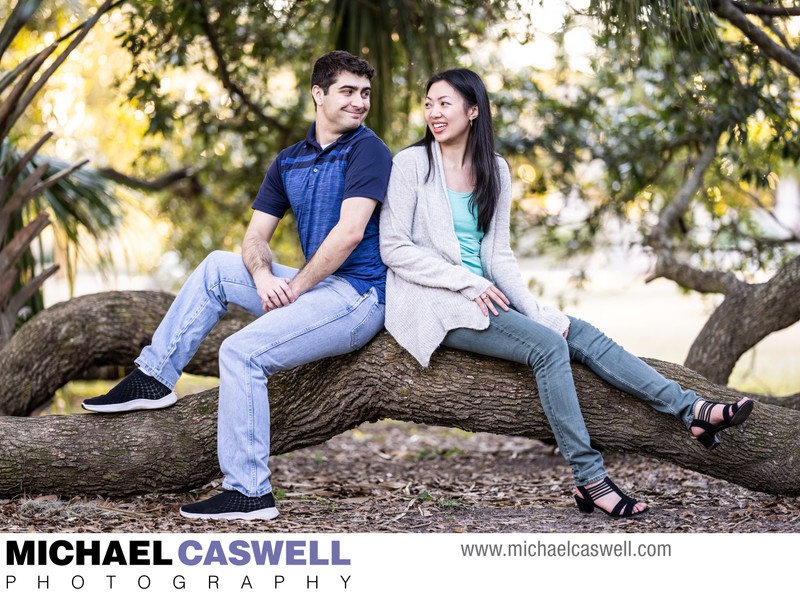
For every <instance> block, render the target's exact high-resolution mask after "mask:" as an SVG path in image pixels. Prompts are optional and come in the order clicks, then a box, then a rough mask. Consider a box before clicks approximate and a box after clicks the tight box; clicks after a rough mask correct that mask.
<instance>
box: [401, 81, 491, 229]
mask: <svg viewBox="0 0 800 594" xmlns="http://www.w3.org/2000/svg"><path fill="white" fill-rule="evenodd" d="M442 80H443V81H445V82H446V83H448V84H450V85H451V86H452V87H453V88H454V89H455V90H456V91H458V94H459V95H461V97H462V98H463V99H464V103H465V104H466V106H467V109H469V108H471V107H473V106H475V105H477V106H478V117H477V118H475V119H474V120H472V126H470V130H469V137H468V138H467V150H466V152H465V153H464V160H465V161H466V159H472V174H473V176H474V178H475V189H474V190H473V192H472V198H471V199H470V206H471V207H472V208H477V211H478V229H479V230H481V231H483V232H484V233H486V232H488V230H489V223H491V221H492V217H493V216H494V211H495V208H496V207H497V200H498V197H499V195H500V172H499V169H498V167H497V155H496V153H495V150H494V132H493V131H492V112H491V108H490V107H489V94H488V93H487V92H486V85H484V84H483V81H482V80H481V77H480V76H478V75H477V74H475V73H474V72H473V71H472V70H468V69H467V68H453V69H452V70H445V71H443V72H439V73H437V74H434V75H433V76H432V77H431V78H430V80H428V83H427V85H426V86H425V94H426V95H427V93H428V91H430V89H431V86H432V85H433V84H434V83H437V82H439V81H442ZM433 141H434V138H433V132H431V130H430V128H426V129H425V137H424V138H423V139H422V140H420V141H419V142H417V143H416V144H415V146H424V147H425V150H426V151H427V153H428V173H427V175H426V176H425V181H426V182H427V181H428V180H429V179H430V176H431V172H432V169H433Z"/></svg>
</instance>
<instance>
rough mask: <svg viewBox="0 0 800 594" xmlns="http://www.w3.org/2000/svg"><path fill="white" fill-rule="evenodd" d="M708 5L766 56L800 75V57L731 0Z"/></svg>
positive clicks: (716, 0)
mask: <svg viewBox="0 0 800 594" xmlns="http://www.w3.org/2000/svg"><path fill="white" fill-rule="evenodd" d="M710 5H711V8H712V10H713V11H714V13H715V14H717V15H718V16H720V17H722V18H724V19H725V20H727V21H728V22H729V23H731V24H732V25H733V26H734V27H736V28H737V29H739V30H740V31H741V32H742V33H744V35H745V37H747V38H748V39H749V40H750V41H752V42H753V43H754V44H755V45H756V46H758V47H759V48H760V49H761V51H763V52H764V54H765V55H766V56H767V57H769V58H771V59H773V60H775V61H776V62H777V63H778V64H780V65H781V66H783V67H784V68H786V69H787V70H788V71H789V72H791V73H792V74H794V75H795V76H797V77H800V58H799V57H798V56H796V55H795V54H794V53H792V52H791V51H789V50H788V49H786V48H785V47H782V46H781V45H780V44H779V43H776V42H775V41H773V39H772V38H771V37H770V36H769V35H767V34H766V33H765V32H764V30H763V29H761V28H760V27H758V26H757V25H755V24H754V23H753V22H752V21H751V20H750V19H748V18H747V16H746V15H745V14H744V13H743V12H742V10H740V9H739V8H738V7H737V6H736V4H735V3H734V2H733V1H732V0H715V1H714V2H712V3H711V4H710Z"/></svg>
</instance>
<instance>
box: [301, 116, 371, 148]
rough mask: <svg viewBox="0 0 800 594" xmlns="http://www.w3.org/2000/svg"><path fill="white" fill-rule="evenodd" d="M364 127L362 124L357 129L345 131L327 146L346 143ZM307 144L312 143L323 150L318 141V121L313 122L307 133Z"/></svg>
mask: <svg viewBox="0 0 800 594" xmlns="http://www.w3.org/2000/svg"><path fill="white" fill-rule="evenodd" d="M363 129H364V124H361V125H360V126H359V127H358V128H356V129H355V130H351V131H350V132H345V133H344V134H342V135H341V136H340V137H339V138H337V139H336V140H334V141H333V142H332V143H331V144H329V145H328V147H327V148H331V147H332V146H335V145H337V144H344V143H346V142H347V141H349V140H350V139H351V138H353V137H354V136H355V135H357V134H359V133H360V132H361V131H362V130H363ZM306 144H309V145H311V146H312V147H314V148H316V149H317V150H319V151H321V150H322V147H321V146H320V145H319V143H318V142H317V123H316V122H314V123H313V124H311V128H309V129H308V134H306Z"/></svg>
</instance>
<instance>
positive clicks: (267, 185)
mask: <svg viewBox="0 0 800 594" xmlns="http://www.w3.org/2000/svg"><path fill="white" fill-rule="evenodd" d="M374 72H375V71H374V69H373V68H372V66H370V65H369V63H367V62H366V61H364V60H362V59H360V58H356V57H355V56H353V55H351V54H349V53H347V52H342V51H335V52H331V53H329V54H326V55H324V56H322V57H321V58H320V59H319V60H317V62H316V63H315V64H314V70H313V73H312V77H311V95H312V97H313V99H314V104H315V108H316V117H315V122H314V124H313V125H312V126H311V129H310V130H309V132H308V135H307V136H306V139H305V140H303V141H301V142H299V143H297V144H295V145H293V146H291V147H289V148H287V149H284V150H283V151H281V153H280V154H279V155H278V157H277V158H276V159H275V161H273V163H272V165H271V166H270V168H269V170H268V171H267V175H266V177H265V178H264V182H263V183H262V185H261V189H260V190H259V192H258V195H257V196H256V199H255V201H254V203H253V209H254V212H253V216H252V219H251V221H250V224H249V226H248V228H247V232H246V234H245V237H244V241H243V244H242V255H241V256H239V255H236V254H232V253H227V252H214V253H212V254H210V255H209V256H208V257H207V258H206V259H205V260H204V261H203V263H202V264H201V265H200V266H199V267H198V268H197V270H195V271H194V272H193V273H192V275H191V276H190V278H189V280H188V281H187V282H186V284H185V285H184V286H183V288H182V289H181V291H180V292H179V293H178V295H177V297H176V298H175V301H174V302H173V304H172V306H171V307H170V309H169V311H168V312H167V315H166V317H165V318H164V320H163V321H162V322H161V324H160V325H159V327H158V329H157V330H156V332H155V334H154V335H153V341H152V344H151V345H150V346H148V347H146V348H145V349H144V350H143V351H142V353H141V354H140V356H139V358H138V359H137V360H136V365H137V367H138V369H136V370H135V371H133V373H131V374H130V375H129V376H127V377H126V378H125V379H123V380H122V381H121V382H120V383H119V384H118V385H117V386H116V387H115V388H114V389H112V390H111V391H110V392H109V393H108V394H106V395H103V396H99V397H97V398H90V399H87V400H85V401H84V403H83V407H84V408H85V409H87V410H90V411H95V412H122V411H131V410H144V409H154V408H163V407H166V406H170V405H171V404H173V403H174V402H175V401H176V396H175V393H174V392H173V387H174V386H175V382H176V381H177V379H178V377H179V376H180V373H181V370H182V369H183V367H184V366H185V365H186V364H187V363H188V362H189V360H190V359H191V358H192V356H193V355H194V353H195V352H196V350H197V347H198V345H199V344H200V342H201V341H202V340H203V338H205V336H206V335H207V334H208V333H209V332H210V331H211V329H212V328H213V327H214V325H215V324H216V323H217V321H218V320H219V319H220V318H221V317H222V315H223V314H224V313H225V311H226V310H227V306H228V304H229V303H236V304H238V305H241V306H242V307H244V308H246V309H247V310H248V311H250V312H251V313H253V314H256V315H259V318H258V319H257V320H256V321H254V322H253V323H251V324H250V325H248V326H247V327H245V328H243V329H242V330H240V331H239V332H237V333H235V334H234V335H233V336H230V337H229V338H227V339H226V340H225V341H224V342H223V343H222V346H221V347H220V351H219V369H220V388H219V429H218V434H217V440H218V441H217V452H218V456H219V462H220V468H221V469H222V473H223V475H224V480H223V483H222V487H223V489H224V490H223V492H222V493H220V494H219V495H216V496H214V497H211V498H210V499H207V500H205V501H200V502H197V503H193V504H189V505H184V506H183V507H182V508H181V514H182V515H183V516H185V517H188V518H203V519H213V518H222V519H271V518H274V517H276V516H277V515H278V511H277V509H276V508H275V500H274V498H273V496H272V487H271V485H270V482H269V475H270V471H269V468H268V466H267V459H268V457H269V446H270V435H269V431H270V414H269V401H268V398H267V379H268V377H269V376H270V375H272V374H273V373H276V372H278V371H282V370H285V369H291V368H293V367H296V366H298V365H302V364H304V363H308V362H310V361H315V360H317V359H321V358H323V357H331V356H334V355H340V354H342V353H346V352H349V351H353V350H356V349H358V348H361V347H362V346H363V345H364V344H366V343H367V342H368V341H369V340H370V339H371V338H372V337H373V336H374V335H375V334H376V333H377V332H378V331H379V330H380V329H381V328H382V327H383V316H384V301H385V300H384V286H385V278H386V267H385V266H384V264H383V262H382V261H381V259H380V252H379V247H378V208H376V207H377V206H378V205H379V204H380V203H382V202H383V199H384V195H385V193H386V187H387V184H388V180H389V172H390V169H391V159H392V157H391V153H390V152H389V149H388V148H387V147H386V145H385V144H384V143H383V142H382V141H381V140H380V139H379V138H378V137H377V136H376V135H375V134H374V133H373V132H372V131H371V130H369V129H368V128H365V127H364V126H363V125H362V123H363V121H364V119H365V118H366V116H367V113H368V112H369V107H370V91H371V88H370V80H371V79H372V76H373V75H374ZM289 208H291V209H292V211H293V212H294V215H295V218H296V219H297V228H298V232H299V235H300V243H301V246H302V249H303V254H304V256H305V258H306V264H305V265H304V266H303V268H302V269H301V270H299V271H298V270H295V269H292V268H288V267H286V266H281V265H279V264H275V263H273V262H272V253H271V251H270V248H269V242H270V240H271V239H272V236H273V233H274V232H275V228H276V227H277V225H278V223H279V221H280V219H281V217H282V216H283V215H284V214H285V212H286V211H287V210H288V209H289Z"/></svg>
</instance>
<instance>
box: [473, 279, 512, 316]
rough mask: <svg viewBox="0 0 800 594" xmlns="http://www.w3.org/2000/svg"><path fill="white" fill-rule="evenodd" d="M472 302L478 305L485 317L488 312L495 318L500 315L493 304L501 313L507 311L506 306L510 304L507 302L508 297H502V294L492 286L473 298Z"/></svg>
mask: <svg viewBox="0 0 800 594" xmlns="http://www.w3.org/2000/svg"><path fill="white" fill-rule="evenodd" d="M473 301H474V302H475V303H477V304H478V307H480V308H481V311H482V312H483V315H485V316H488V315H489V312H490V311H491V312H492V313H493V314H494V315H496V316H499V315H500V314H499V313H497V309H495V307H494V303H496V304H497V305H499V306H500V309H502V310H503V311H508V305H509V304H510V303H511V302H510V301H509V300H508V297H506V296H505V295H503V292H502V291H501V290H500V289H498V288H497V287H495V286H494V285H490V286H489V288H488V289H486V290H485V291H484V292H483V293H481V294H480V295H478V296H477V297H475V299H473ZM492 301H494V303H492Z"/></svg>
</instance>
